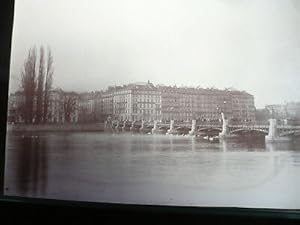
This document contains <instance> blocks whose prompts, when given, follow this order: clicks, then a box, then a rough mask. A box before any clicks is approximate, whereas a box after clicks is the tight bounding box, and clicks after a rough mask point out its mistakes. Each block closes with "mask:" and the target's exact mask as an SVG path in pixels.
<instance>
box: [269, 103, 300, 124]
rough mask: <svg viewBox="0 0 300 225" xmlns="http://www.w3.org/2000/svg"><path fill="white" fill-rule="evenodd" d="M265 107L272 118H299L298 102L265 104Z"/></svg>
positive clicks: (299, 108) (299, 105) (299, 107)
mask: <svg viewBox="0 0 300 225" xmlns="http://www.w3.org/2000/svg"><path fill="white" fill-rule="evenodd" d="M265 108H266V109H267V110H268V111H269V112H270V114H271V116H272V117H273V118H276V119H292V120H300V102H287V103H285V104H276V105H267V106H266V107H265Z"/></svg>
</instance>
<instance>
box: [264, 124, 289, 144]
mask: <svg viewBox="0 0 300 225" xmlns="http://www.w3.org/2000/svg"><path fill="white" fill-rule="evenodd" d="M289 140H291V138H290V137H280V135H279V133H278V130H277V120H276V119H269V132H268V135H267V136H265V141H266V142H281V141H289Z"/></svg>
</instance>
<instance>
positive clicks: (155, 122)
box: [151, 120, 159, 134]
mask: <svg viewBox="0 0 300 225" xmlns="http://www.w3.org/2000/svg"><path fill="white" fill-rule="evenodd" d="M158 132H159V129H158V127H157V120H154V125H153V128H152V130H151V133H152V134H156V133H158Z"/></svg>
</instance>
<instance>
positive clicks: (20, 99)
mask: <svg viewBox="0 0 300 225" xmlns="http://www.w3.org/2000/svg"><path fill="white" fill-rule="evenodd" d="M24 104H25V96H24V95H23V93H22V92H21V91H16V92H15V93H12V94H10V95H9V97H8V105H7V121H8V122H9V123H24V122H25V121H24V115H23V113H24Z"/></svg>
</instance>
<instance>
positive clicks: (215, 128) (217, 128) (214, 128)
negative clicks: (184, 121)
mask: <svg viewBox="0 0 300 225" xmlns="http://www.w3.org/2000/svg"><path fill="white" fill-rule="evenodd" d="M197 131H199V132H201V131H222V128H219V127H204V128H199V129H198V130H197Z"/></svg>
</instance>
